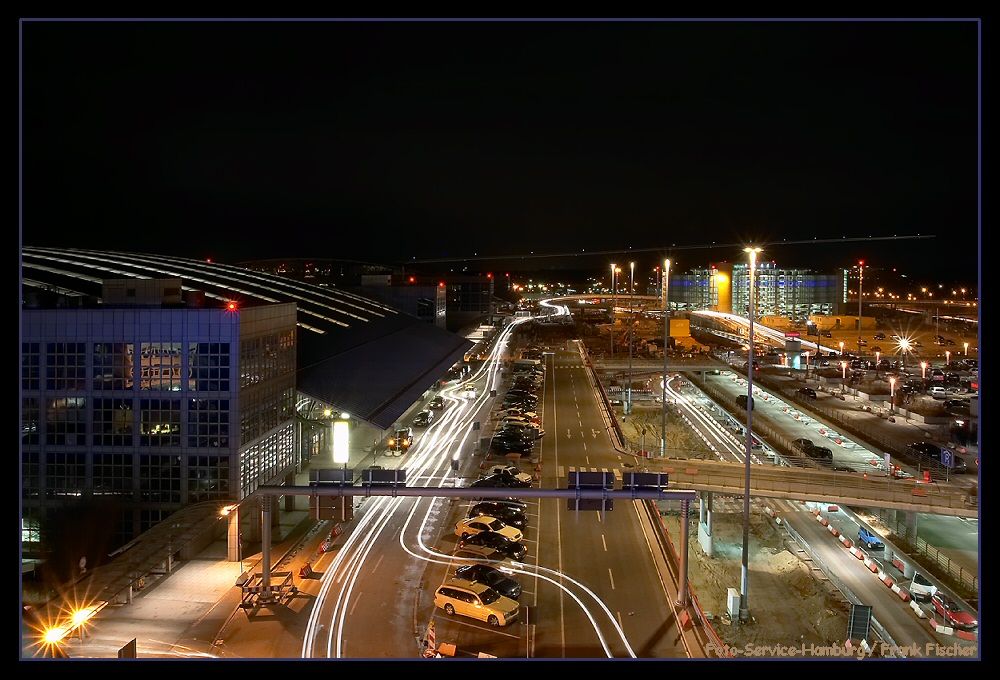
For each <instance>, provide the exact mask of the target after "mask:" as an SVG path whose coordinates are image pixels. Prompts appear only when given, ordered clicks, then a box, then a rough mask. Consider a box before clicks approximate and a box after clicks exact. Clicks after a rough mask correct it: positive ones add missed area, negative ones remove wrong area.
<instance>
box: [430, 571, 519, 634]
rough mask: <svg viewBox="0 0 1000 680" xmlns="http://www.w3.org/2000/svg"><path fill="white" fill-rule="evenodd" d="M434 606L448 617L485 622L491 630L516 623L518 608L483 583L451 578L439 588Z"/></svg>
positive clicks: (513, 602)
mask: <svg viewBox="0 0 1000 680" xmlns="http://www.w3.org/2000/svg"><path fill="white" fill-rule="evenodd" d="M434 606H436V607H437V608H438V609H443V610H444V611H445V613H446V614H447V615H448V616H454V615H455V614H461V615H462V616H468V617H471V618H473V619H479V620H480V621H485V622H486V623H488V624H490V625H491V626H506V625H507V624H509V623H511V622H512V621H515V620H517V615H518V611H519V609H520V606H519V605H518V604H517V602H516V601H515V600H512V599H510V598H509V597H504V596H503V595H501V594H500V593H498V592H497V591H495V590H493V589H492V588H490V587H489V586H488V585H486V584H485V583H479V582H477V581H466V580H465V579H460V578H451V579H448V580H447V581H445V582H444V583H442V584H441V585H440V586H438V589H437V591H436V592H435V593H434Z"/></svg>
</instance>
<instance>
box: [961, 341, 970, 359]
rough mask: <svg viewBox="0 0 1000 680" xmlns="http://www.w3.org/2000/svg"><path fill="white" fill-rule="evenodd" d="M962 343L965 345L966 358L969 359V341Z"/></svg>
mask: <svg viewBox="0 0 1000 680" xmlns="http://www.w3.org/2000/svg"><path fill="white" fill-rule="evenodd" d="M962 344H963V345H965V358H966V359H968V358H969V343H967V342H963V343H962Z"/></svg>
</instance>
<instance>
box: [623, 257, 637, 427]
mask: <svg viewBox="0 0 1000 680" xmlns="http://www.w3.org/2000/svg"><path fill="white" fill-rule="evenodd" d="M628 268H629V275H628V400H627V401H626V402H625V413H626V414H628V415H632V326H634V325H635V322H634V321H633V319H632V295H633V293H634V292H635V262H629V263H628Z"/></svg>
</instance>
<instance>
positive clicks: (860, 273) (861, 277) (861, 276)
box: [858, 260, 865, 354]
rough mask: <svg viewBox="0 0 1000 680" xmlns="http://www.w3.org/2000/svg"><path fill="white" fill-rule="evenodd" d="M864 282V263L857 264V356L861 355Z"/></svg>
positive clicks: (862, 261) (861, 261)
mask: <svg viewBox="0 0 1000 680" xmlns="http://www.w3.org/2000/svg"><path fill="white" fill-rule="evenodd" d="M864 282H865V261H864V260H860V261H859V262H858V354H861V287H862V285H863V284H864Z"/></svg>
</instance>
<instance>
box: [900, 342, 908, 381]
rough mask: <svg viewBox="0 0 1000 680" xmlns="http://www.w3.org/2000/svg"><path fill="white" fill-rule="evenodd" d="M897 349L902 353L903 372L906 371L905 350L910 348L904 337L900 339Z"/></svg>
mask: <svg viewBox="0 0 1000 680" xmlns="http://www.w3.org/2000/svg"><path fill="white" fill-rule="evenodd" d="M899 349H900V350H901V351H902V354H903V373H906V352H907V351H908V350H909V349H910V341H909V340H906V339H905V338H904V339H903V340H900V341H899Z"/></svg>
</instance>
